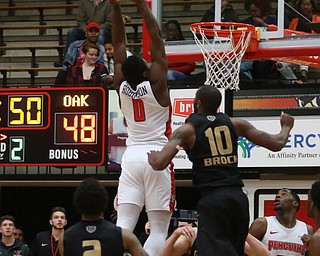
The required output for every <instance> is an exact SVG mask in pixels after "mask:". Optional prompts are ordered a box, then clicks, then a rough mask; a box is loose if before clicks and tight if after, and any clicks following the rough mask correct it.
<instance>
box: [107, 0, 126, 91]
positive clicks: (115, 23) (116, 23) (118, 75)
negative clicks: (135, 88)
mask: <svg viewBox="0 0 320 256" xmlns="http://www.w3.org/2000/svg"><path fill="white" fill-rule="evenodd" d="M109 2H110V3H111V4H113V18H112V44H113V45H114V46H116V47H114V57H113V58H114V76H113V86H114V88H115V89H116V90H117V91H119V87H120V84H121V83H122V82H123V81H124V77H123V73H122V71H121V66H122V63H123V62H124V61H125V60H126V58H127V52H126V33H125V26H124V23H123V18H122V12H121V7H120V2H119V0H109Z"/></svg>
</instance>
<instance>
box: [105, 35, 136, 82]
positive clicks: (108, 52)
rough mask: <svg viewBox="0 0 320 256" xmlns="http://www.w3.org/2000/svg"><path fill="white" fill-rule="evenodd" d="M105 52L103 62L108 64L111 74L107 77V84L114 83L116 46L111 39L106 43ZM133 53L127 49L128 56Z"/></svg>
mask: <svg viewBox="0 0 320 256" xmlns="http://www.w3.org/2000/svg"><path fill="white" fill-rule="evenodd" d="M104 49H105V53H104V55H103V62H104V65H105V66H106V68H107V70H108V73H109V75H108V76H107V77H106V85H112V84H113V75H114V59H113V56H114V47H113V45H112V41H111V40H107V41H106V42H105V44H104ZM131 55H132V53H131V52H129V51H127V57H129V56H131Z"/></svg>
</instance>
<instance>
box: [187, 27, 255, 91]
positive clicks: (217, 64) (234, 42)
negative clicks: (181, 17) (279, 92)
mask: <svg viewBox="0 0 320 256" xmlns="http://www.w3.org/2000/svg"><path fill="white" fill-rule="evenodd" d="M190 29H191V31H192V33H193V35H194V40H195V42H196V43H197V45H198V46H199V47H200V49H201V52H202V54H203V57H204V63H205V66H206V82H205V84H206V85H212V86H215V87H217V88H223V89H231V90H239V73H240V64H241V60H242V57H243V55H244V53H245V52H246V51H257V50H258V42H257V33H256V31H255V27H254V26H252V25H248V24H242V23H234V22H199V23H194V24H191V25H190Z"/></svg>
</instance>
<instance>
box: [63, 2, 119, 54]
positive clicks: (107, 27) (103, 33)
mask: <svg viewBox="0 0 320 256" xmlns="http://www.w3.org/2000/svg"><path fill="white" fill-rule="evenodd" d="M112 15H113V6H112V5H111V4H110V3H109V1H108V0H80V5H79V9H78V15H77V23H78V27H74V28H70V29H69V31H68V34H67V42H66V51H67V49H68V47H69V45H70V44H71V43H72V42H74V41H77V40H84V39H86V33H85V32H86V30H87V29H88V27H87V26H88V24H90V23H91V22H95V23H97V24H99V25H100V37H99V40H98V42H99V43H100V44H101V45H103V44H104V42H105V40H106V39H110V38H111V23H112Z"/></svg>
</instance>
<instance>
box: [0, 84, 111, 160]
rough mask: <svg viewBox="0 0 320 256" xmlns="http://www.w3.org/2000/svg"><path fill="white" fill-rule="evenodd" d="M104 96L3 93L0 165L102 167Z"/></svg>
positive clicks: (89, 90)
mask: <svg viewBox="0 0 320 256" xmlns="http://www.w3.org/2000/svg"><path fill="white" fill-rule="evenodd" d="M107 105H108V104H107V91H105V89H103V88H101V87H64V88H45V89H44V88H25V89H16V88H13V89H1V94H0V165H26V166H27V165H47V166H49V165H54V166H59V165H61V166H68V165H69V166H75V165H102V164H104V163H105V154H106V134H107V128H106V126H107V113H108V109H107Z"/></svg>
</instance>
